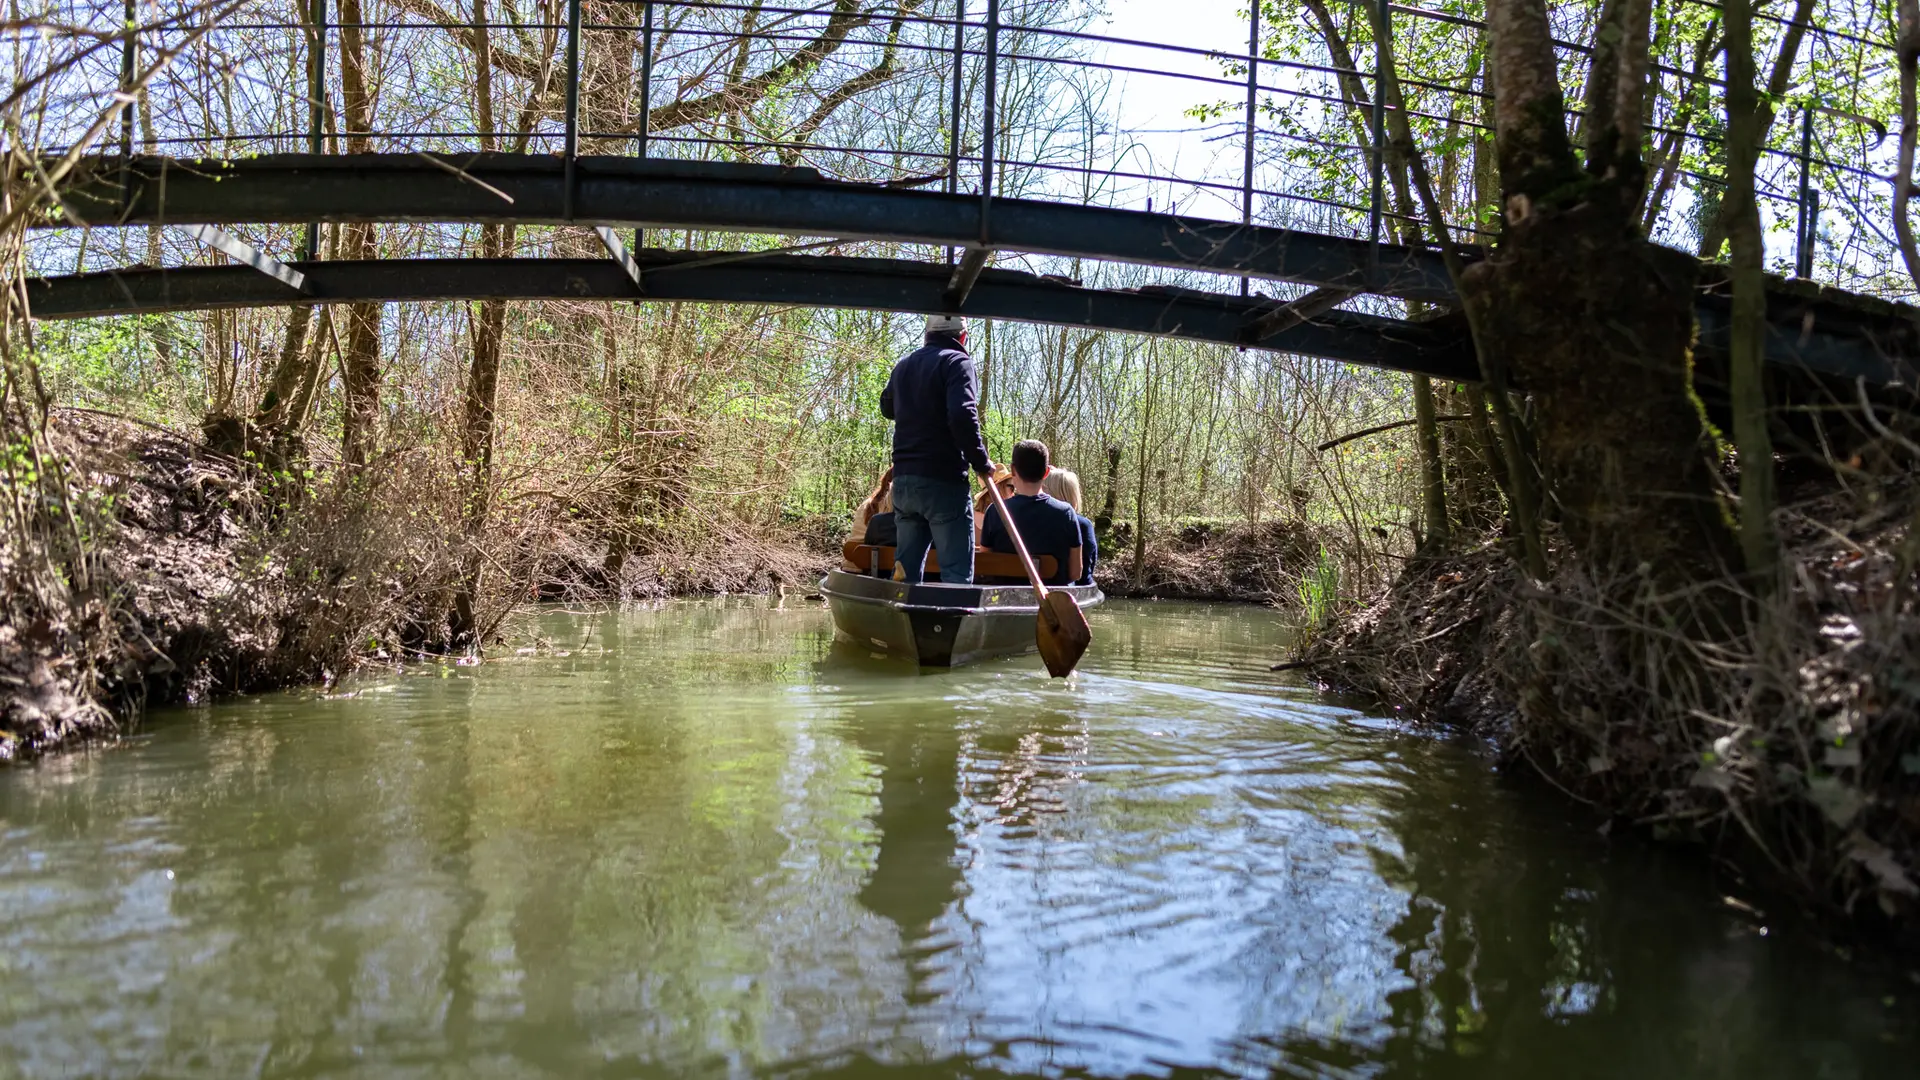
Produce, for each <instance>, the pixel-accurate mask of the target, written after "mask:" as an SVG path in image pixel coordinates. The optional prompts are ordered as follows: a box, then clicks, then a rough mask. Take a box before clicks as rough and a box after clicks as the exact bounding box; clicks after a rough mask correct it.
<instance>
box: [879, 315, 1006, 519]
mask: <svg viewBox="0 0 1920 1080" xmlns="http://www.w3.org/2000/svg"><path fill="white" fill-rule="evenodd" d="M880 415H882V416H884V417H886V418H887V419H889V420H891V421H893V474H894V475H895V476H930V477H934V478H936V479H941V480H958V481H960V482H962V483H965V482H966V479H967V470H968V468H972V469H974V470H975V471H984V470H986V469H987V468H988V467H989V461H988V458H987V444H986V441H985V440H984V439H982V438H981V437H980V377H979V376H978V375H977V374H975V373H974V370H973V357H971V356H968V355H967V351H966V350H965V349H964V348H962V347H961V345H960V341H959V339H958V338H955V337H953V336H951V335H949V334H930V335H928V336H927V343H926V344H925V345H923V346H921V347H920V348H918V349H916V350H914V351H913V352H912V353H910V354H908V356H907V358H906V359H904V360H902V361H900V362H899V363H898V364H895V365H894V366H893V375H892V377H890V378H888V379H887V388H886V389H885V390H882V391H881V392H880Z"/></svg>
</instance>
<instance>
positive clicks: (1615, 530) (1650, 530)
mask: <svg viewBox="0 0 1920 1080" xmlns="http://www.w3.org/2000/svg"><path fill="white" fill-rule="evenodd" d="M1609 12H1610V14H1611V15H1612V16H1613V17H1614V19H1615V20H1616V21H1615V23H1614V25H1613V26H1612V27H1603V28H1602V29H1601V35H1602V36H1605V35H1607V34H1608V32H1609V29H1612V30H1613V32H1614V33H1616V34H1618V38H1617V39H1616V40H1619V41H1621V42H1623V43H1624V44H1623V46H1622V47H1621V48H1619V49H1616V50H1610V52H1611V53H1612V54H1613V56H1614V57H1617V64H1618V66H1617V67H1616V68H1614V70H1613V72H1612V75H1611V76H1610V79H1611V80H1613V85H1612V86H1611V87H1609V88H1607V92H1606V93H1605V94H1604V95H1599V94H1596V95H1594V96H1595V97H1596V98H1599V100H1598V101H1595V102H1591V103H1592V104H1595V105H1598V106H1600V107H1601V111H1603V112H1605V111H1606V109H1605V103H1606V102H1611V103H1612V104H1613V108H1612V115H1611V116H1603V117H1601V122H1599V123H1590V124H1589V129H1588V136H1589V140H1590V142H1591V143H1592V144H1593V145H1594V146H1596V147H1599V148H1603V149H1602V152H1601V153H1600V154H1598V155H1596V157H1595V158H1594V159H1593V160H1592V162H1591V166H1592V167H1593V169H1594V171H1591V172H1589V171H1587V170H1583V169H1581V168H1580V167H1579V165H1578V163H1577V162H1576V160H1575V158H1574V154H1573V149H1572V146H1571V144H1570V142H1569V140H1568V138H1567V133H1566V129H1565V127H1564V123H1563V121H1562V119H1561V116H1562V111H1561V110H1562V104H1563V101H1562V93H1561V88H1560V84H1559V80H1558V77H1557V73H1556V70H1555V63H1554V53H1553V46H1552V43H1551V41H1550V39H1549V36H1548V25H1547V17H1546V7H1545V4H1544V3H1543V0H1492V2H1491V3H1489V5H1488V24H1489V27H1490V30H1491V34H1492V45H1493V52H1494V56H1493V60H1494V62H1493V72H1494V78H1495V99H1496V100H1497V101H1498V103H1499V107H1498V115H1497V125H1496V137H1497V140H1498V153H1499V159H1500V176H1501V184H1502V193H1503V206H1504V208H1505V211H1506V218H1507V229H1506V232H1505V234H1504V236H1503V237H1502V239H1501V242H1500V244H1499V246H1498V247H1497V248H1496V249H1495V250H1494V252H1493V254H1492V256H1491V257H1490V258H1488V259H1487V260H1486V261H1484V262H1482V263H1479V264H1477V265H1475V266H1473V267H1471V268H1470V269H1468V270H1467V271H1466V273H1465V274H1464V275H1463V280H1462V283H1461V284H1462V288H1463V291H1464V293H1465V300H1466V302H1467V303H1469V304H1471V305H1473V306H1474V307H1475V308H1476V311H1475V312H1474V315H1475V324H1476V329H1477V331H1478V333H1479V335H1480V340H1479V345H1480V347H1481V349H1482V350H1483V352H1484V353H1485V355H1486V356H1487V359H1488V362H1489V363H1491V364H1496V365H1499V366H1501V367H1503V368H1504V369H1505V371H1506V372H1507V373H1508V374H1509V375H1510V376H1511V377H1512V379H1513V381H1514V382H1515V383H1516V384H1517V385H1519V386H1520V387H1521V388H1523V389H1525V390H1526V392H1527V393H1529V394H1530V395H1532V397H1533V400H1534V436H1535V442H1536V446H1537V450H1538V453H1539V456H1540V459H1541V466H1542V470H1543V472H1544V473H1545V475H1546V478H1547V481H1548V489H1549V490H1550V492H1551V494H1552V497H1553V499H1554V501H1555V502H1556V504H1557V505H1558V507H1559V511H1560V518H1561V521H1562V523H1563V527H1564V529H1565V531H1566V534H1567V536H1568V538H1569V539H1570V540H1571V541H1572V542H1573V544H1574V545H1575V547H1576V548H1577V549H1578V550H1579V552H1580V553H1581V554H1582V555H1583V556H1585V557H1586V558H1587V559H1588V560H1589V561H1590V562H1591V563H1592V564H1594V566H1595V567H1596V568H1597V569H1600V570H1602V571H1606V570H1627V571H1633V570H1636V569H1638V570H1640V571H1641V572H1644V573H1654V574H1657V575H1659V576H1661V577H1663V578H1665V577H1668V576H1669V575H1671V574H1673V573H1675V572H1679V573H1682V574H1686V573H1687V571H1688V570H1690V569H1693V568H1700V567H1702V566H1703V564H1705V565H1713V566H1716V567H1717V566H1718V564H1719V561H1720V560H1721V559H1722V558H1723V557H1724V556H1725V554H1726V549H1727V546H1728V541H1729V540H1730V537H1729V535H1728V533H1727V531H1726V528H1725V526H1724V524H1723V523H1722V520H1721V517H1720V513H1719V506H1718V503H1717V500H1716V492H1715V487H1714V483H1713V472H1712V467H1711V462H1710V458H1709V455H1708V442H1707V438H1706V435H1705V429H1704V422H1703V419H1702V417H1701V414H1700V411H1699V407H1698V405H1697V404H1696V401H1695V398H1694V397H1693V393H1692V385H1691V383H1692V377H1691V368H1690V356H1691V348H1692V343H1693V333H1694V324H1693V297H1692V286H1693V284H1694V280H1695V276H1696V271H1695V268H1694V264H1693V262H1692V260H1691V259H1690V258H1688V257H1687V256H1686V255H1684V254H1682V253H1680V252H1674V251H1669V250H1666V249H1663V248H1660V247H1657V246H1655V245H1652V244H1649V243H1648V242H1647V241H1646V239H1645V238H1644V237H1643V236H1642V235H1641V233H1640V230H1639V222H1638V220H1637V213H1636V211H1637V208H1638V204H1639V201H1640V192H1641V185H1642V182H1643V178H1644V168H1643V167H1642V166H1641V165H1640V164H1639V159H1638V153H1637V149H1636V148H1637V147H1638V145H1639V139H1638V129H1639V123H1640V108H1641V97H1640V93H1639V89H1640V86H1641V85H1643V84H1644V71H1645V60H1646V57H1645V41H1646V37H1645V33H1644V25H1642V26H1641V27H1640V31H1639V32H1638V33H1637V34H1636V32H1635V29H1634V26H1633V25H1632V23H1633V21H1634V20H1635V19H1636V18H1637V19H1641V20H1644V18H1645V16H1646V6H1645V4H1644V3H1635V2H1634V0H1621V2H1619V3H1617V4H1610V5H1609ZM1599 62H1601V61H1600V60H1599V59H1596V63H1599Z"/></svg>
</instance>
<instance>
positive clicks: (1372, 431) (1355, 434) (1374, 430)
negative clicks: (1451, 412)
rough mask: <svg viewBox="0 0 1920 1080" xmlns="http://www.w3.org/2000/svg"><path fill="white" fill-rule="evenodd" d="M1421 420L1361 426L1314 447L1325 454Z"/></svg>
mask: <svg viewBox="0 0 1920 1080" xmlns="http://www.w3.org/2000/svg"><path fill="white" fill-rule="evenodd" d="M1471 419H1473V417H1471V416H1467V415H1465V414H1462V415H1460V416H1436V417H1434V418H1433V422H1434V423H1436V424H1444V423H1448V422H1451V421H1455V420H1471ZM1419 422H1420V421H1419V420H1418V419H1417V418H1416V419H1412V420H1395V421H1394V422H1392V423H1391V424H1375V425H1374V426H1372V427H1370V428H1361V429H1360V430H1359V431H1349V432H1347V433H1346V434H1345V435H1342V436H1340V437H1339V438H1337V439H1329V440H1327V441H1326V442H1323V443H1321V444H1320V445H1319V446H1316V447H1314V449H1315V450H1317V451H1319V452H1320V453H1323V454H1324V453H1326V452H1327V451H1329V450H1331V449H1333V448H1334V447H1336V446H1339V445H1340V444H1341V443H1349V442H1352V441H1353V440H1355V439H1364V438H1366V437H1367V436H1369V435H1378V434H1380V433H1381V432H1383V431H1392V430H1393V429H1394V428H1403V427H1411V426H1412V425H1414V424H1417V423H1419Z"/></svg>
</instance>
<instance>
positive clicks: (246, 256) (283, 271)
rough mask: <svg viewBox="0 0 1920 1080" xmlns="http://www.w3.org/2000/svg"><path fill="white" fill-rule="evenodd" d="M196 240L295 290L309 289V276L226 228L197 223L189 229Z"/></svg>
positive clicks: (304, 290)
mask: <svg viewBox="0 0 1920 1080" xmlns="http://www.w3.org/2000/svg"><path fill="white" fill-rule="evenodd" d="M187 231H188V232H190V233H192V234H193V238H194V239H195V240H198V241H200V242H201V243H203V244H205V245H207V246H208V247H210V248H213V249H214V250H216V251H219V252H221V253H222V254H225V255H228V256H231V257H232V258H235V259H238V260H239V261H240V262H242V263H245V264H246V265H248V266H250V267H252V268H253V269H255V270H258V271H260V272H261V273H262V274H265V275H267V276H268V277H270V278H272V279H273V280H275V281H278V282H279V283H281V284H282V285H285V286H287V287H288V288H290V289H292V290H294V291H295V292H302V293H303V292H306V291H307V276H306V275H305V274H302V273H301V272H300V271H298V270H295V269H294V268H293V267H291V266H288V265H287V264H286V263H283V262H281V261H280V260H279V259H276V258H274V257H273V256H271V255H269V254H267V253H266V252H264V251H261V250H260V249H259V248H257V247H254V246H253V245H252V244H249V243H247V242H246V241H245V240H242V239H240V238H239V237H237V236H235V235H233V234H232V233H230V232H228V231H227V230H225V229H220V228H215V227H214V226H212V225H196V226H194V227H193V228H192V229H189V230H187Z"/></svg>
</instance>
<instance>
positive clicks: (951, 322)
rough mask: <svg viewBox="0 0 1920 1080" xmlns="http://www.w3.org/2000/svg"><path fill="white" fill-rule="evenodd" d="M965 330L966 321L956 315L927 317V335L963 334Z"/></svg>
mask: <svg viewBox="0 0 1920 1080" xmlns="http://www.w3.org/2000/svg"><path fill="white" fill-rule="evenodd" d="M966 330H967V323H966V320H965V319H962V318H961V317H960V316H958V315H929V316H927V333H929V334H964V333H966Z"/></svg>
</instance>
